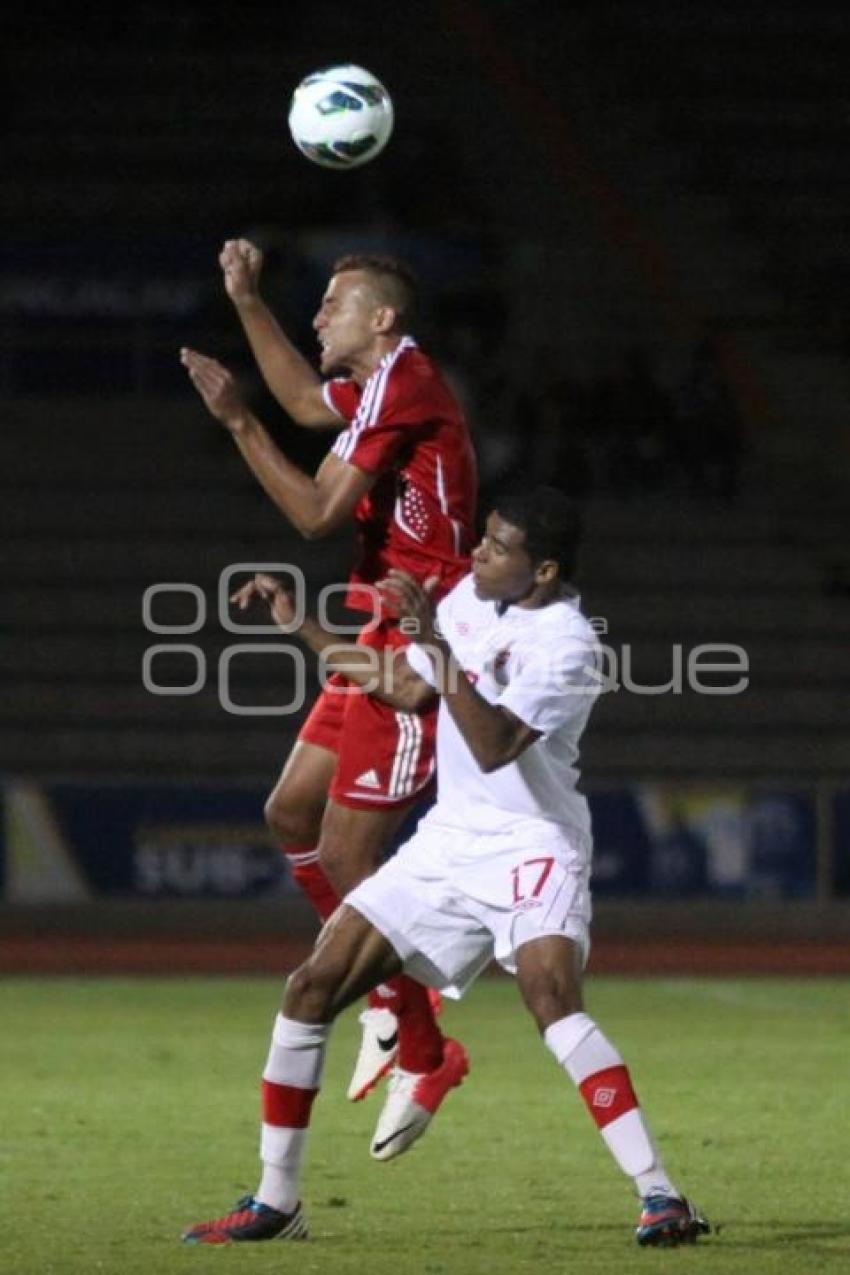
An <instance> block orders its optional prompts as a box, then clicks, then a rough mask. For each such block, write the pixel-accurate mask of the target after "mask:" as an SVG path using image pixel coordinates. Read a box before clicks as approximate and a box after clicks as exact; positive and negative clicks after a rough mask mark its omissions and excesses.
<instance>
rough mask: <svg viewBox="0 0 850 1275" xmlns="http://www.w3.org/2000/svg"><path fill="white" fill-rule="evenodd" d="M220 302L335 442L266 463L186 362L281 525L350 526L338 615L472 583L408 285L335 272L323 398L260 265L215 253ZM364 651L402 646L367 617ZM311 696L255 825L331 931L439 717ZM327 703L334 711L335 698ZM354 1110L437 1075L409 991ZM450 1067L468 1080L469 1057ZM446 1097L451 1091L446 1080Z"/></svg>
mask: <svg viewBox="0 0 850 1275" xmlns="http://www.w3.org/2000/svg"><path fill="white" fill-rule="evenodd" d="M220 263H221V266H222V269H223V272H224V281H225V287H226V290H227V293H228V295H229V297H230V298H231V300H232V302H233V304H234V306H235V308H236V311H237V314H238V315H239V318H240V320H241V322H242V325H243V327H244V330H245V333H246V335H247V337H248V340H249V342H250V344H251V348H252V350H253V352H254V355H255V357H256V359H257V362H258V364H259V366H260V369H261V371H262V373H263V376H264V378H265V380H266V382H267V384H268V386H269V388H270V389H271V391H272V393H273V394H274V395H275V397H276V398H277V400H278V402H279V403H280V404H281V406H282V407H283V408H284V410H285V411H286V412H287V413H288V414H289V415H290V416H291V417H292V419H293V420H294V421H295V422H296V423H297V424H299V425H303V426H305V427H307V428H311V429H333V430H337V431H339V430H341V432H340V433H338V436H337V438H336V440H335V441H334V443H333V445H332V447H331V449H330V451H329V452H328V454H327V456H326V457H325V459H324V460H323V462H322V464H321V465H320V466H319V469H318V471H317V472H316V474H315V476H314V477H312V478H311V477H310V476H309V475H307V474H305V473H304V472H303V471H301V470H300V469H299V468H298V467H297V466H296V465H294V464H293V463H292V462H291V461H289V460H288V459H287V458H286V457H285V456H284V455H283V453H282V452H281V451H280V450H279V448H277V447H276V446H275V444H274V443H273V441H272V439H271V438H270V436H269V434H268V432H267V430H266V429H265V428H264V426H263V425H262V424H261V423H260V421H258V420H257V418H256V417H255V416H254V415H253V414H252V413H251V412H250V411H249V410H248V408H247V407H246V405H245V403H244V400H243V398H242V396H241V394H240V392H239V390H238V388H237V386H236V384H235V381H234V379H233V377H232V376H231V374H230V373H229V372H228V371H227V370H226V369H225V368H223V367H222V366H221V365H220V364H219V363H217V362H216V361H215V360H213V359H209V358H206V357H205V356H203V355H201V354H199V353H197V352H196V351H193V350H183V351H182V355H181V357H182V360H183V363H184V364H185V366H186V368H187V369H188V372H189V375H190V377H191V379H192V382H193V384H194V385H195V388H196V389H197V390H198V392H199V393H200V395H201V397H202V398H203V400H204V402H205V404H206V406H207V407H208V409H209V410H210V412H211V413H212V414H213V416H215V417H216V418H217V419H218V420H220V421H221V422H222V423H223V424H224V425H225V426H226V427H227V429H228V430H229V431H230V433H231V434H232V436H233V438H234V441H235V442H236V445H237V446H238V448H239V450H240V452H241V453H242V456H243V457H244V459H245V460H246V462H247V463H248V465H249V466H250V468H251V469H252V471H253V472H254V474H255V475H256V477H257V478H258V480H259V481H260V483H261V484H262V486H263V487H264V489H265V490H266V492H267V493H268V495H269V496H270V497H271V498H272V500H273V501H274V502H275V504H276V505H277V507H278V508H279V509H280V510H281V512H282V513H283V514H284V515H285V516H286V517H287V518H288V519H289V520H290V521H291V522H292V523H293V525H294V526H295V527H296V528H297V530H298V531H300V532H301V534H302V535H304V536H305V537H306V538H308V539H313V538H317V537H321V536H324V535H327V534H328V533H330V532H332V531H333V530H335V529H336V528H337V527H339V526H340V525H342V524H344V523H346V522H347V521H349V520H350V519H352V518H353V520H354V523H355V527H356V531H357V539H358V549H359V553H358V559H357V562H356V565H355V568H354V570H353V572H352V575H351V579H350V584H349V589H348V594H347V598H346V601H347V604H348V606H349V607H351V608H353V609H355V610H364V611H367V612H369V613H371V614H374V603H373V594H372V592H371V591H370V589H368V588H364V586H372V585H374V584H376V583H377V581H378V580H380V579H382V578H383V577H384V576H385V575H386V573H387V571H388V570H389V569H390V568H393V567H397V568H403V569H404V570H406V571H409V572H410V573H411V574H412V575H413V576H414V577H416V578H417V579H419V580H423V581H424V580H425V579H426V578H429V577H435V576H436V577H437V579H438V580H439V585H438V588H437V598H438V599H439V598H440V597H442V596H444V594H446V593H447V592H448V591H449V590H450V589H451V588H453V586H454V585H455V584H456V583H457V582H458V580H459V579H460V578H461V577H462V576H463V575H464V574H465V573H466V571H467V569H468V556H469V552H470V548H471V545H472V540H473V535H474V509H475V500H476V486H477V483H476V466H475V456H474V452H473V449H472V444H471V441H470V438H469V433H468V431H467V427H466V424H465V422H464V419H463V415H462V412H461V409H460V407H459V406H458V404H457V402H456V400H455V398H454V396H453V395H452V393H451V391H450V390H449V388H448V387H447V385H446V383H445V381H444V380H443V378H442V376H441V374H440V372H439V370H438V368H437V367H436V366H435V364H434V363H433V361H432V360H431V359H430V358H429V357H428V356H427V355H426V354H424V353H423V352H422V351H421V350H420V349H419V348H418V346H417V345H416V342H415V341H414V340H413V338H412V337H411V336H410V335H409V334H408V331H407V325H408V323H409V317H410V312H411V309H412V306H413V303H414V297H415V285H414V282H413V279H412V276H411V275H410V273H409V271H408V270H407V268H406V267H404V266H403V265H401V264H400V263H398V262H396V261H395V260H393V259H390V258H384V257H374V256H350V257H345V258H342V259H341V260H340V261H338V262H337V263H336V264H335V266H334V269H333V274H332V277H331V279H330V282H329V284H328V287H327V289H326V291H325V294H324V297H323V298H322V303H321V306H320V308H319V311H318V313H317V315H316V317H315V319H314V321H313V326H314V328H315V330H316V333H317V335H318V339H319V345H320V348H321V360H320V367H321V372H322V373H323V374H324V375H325V376H329V375H331V374H335V373H340V372H344V373H347V375H343V376H338V377H337V378H336V379H332V380H327V381H325V382H324V383H323V381H322V379H321V377H320V376H319V375H317V373H316V372H315V371H314V369H313V368H312V367H311V366H310V364H309V363H308V362H307V360H306V359H305V358H304V357H303V356H302V355H301V354H300V353H299V351H298V350H297V349H296V348H295V347H294V346H293V345H292V343H291V342H290V341H289V340H288V338H287V337H286V336H285V335H284V333H283V332H282V331H281V329H280V327H279V326H278V324H277V322H276V321H275V319H274V317H273V315H272V314H271V311H270V310H269V309H268V307H267V306H266V305H265V303H264V302H263V300H262V298H261V296H260V293H259V276H260V271H261V268H262V254H261V253H260V251H259V250H258V249H257V248H256V247H255V246H254V245H253V244H251V243H249V242H248V241H246V240H232V241H229V242H228V243H226V244H225V246H224V249H223V251H222V253H221V257H220ZM367 630H368V631H364V633H363V634H362V635H361V639H360V640H361V641H363V642H366V643H368V644H369V645H373V646H379V647H381V646H386V645H388V644H391V645H397V644H404V643H405V641H406V640H405V639H404V637H403V635H402V634H401V633H400V631H399V629H398V627H397V625H396V624H395V623H394V622H393V620H392V619H391V618H388V617H386V616H380V617H379V618H378V621H377V624H376V625H375V624H374V622H373V624H372V625H371V626H367ZM335 680H336V683H337V685H336V687H334V688H331V689H329V690H324V691H323V692H322V694H321V695H320V696H319V698H318V700H317V701H316V704H315V706H314V707H313V710H312V711H311V713H310V715H309V717H308V719H307V721H306V722H305V724H304V726H303V728H302V730H301V733H300V735H299V738H298V741H297V743H296V745H295V747H294V749H293V751H292V752H291V754H290V756H289V758H288V760H287V762H286V764H285V765H284V768H283V771H282V773H281V776H280V779H279V780H278V782H277V784H276V785H275V788H274V789H273V791H272V793H271V795H270V797H269V799H268V802H267V804H266V819H267V822H268V823H269V826H270V827H271V829H272V831H273V832H274V834H275V836H276V837H277V839H278V841H279V842H280V844H281V846H282V848H283V850H284V852H285V853H286V855H287V857H288V859H289V863H290V868H291V870H292V874H293V876H294V878H295V879H296V880H297V881H298V883H299V885H301V887H302V889H303V890H304V891H305V893H306V894H307V895H308V896H309V898H310V899H311V900H312V902H313V904H314V906H315V907H316V909H317V911H318V912H319V915H320V916H321V917H322V919H326V918H327V917H328V916H329V915H330V914H331V912H333V911H334V909H335V907H336V905H337V902H338V900H339V899H340V898H341V897H342V896H343V895H345V894H347V893H348V891H349V890H351V889H352V888H353V887H354V886H355V885H357V884H358V883H359V882H360V881H361V880H362V879H363V878H364V877H365V876H368V875H369V874H370V873H372V872H373V871H374V870H375V869H376V868H377V867H378V865H379V863H380V862H381V860H382V858H383V856H384V855H385V853H386V850H387V848H388V846H389V845H390V843H391V841H392V838H393V835H394V834H395V832H396V831H397V829H398V828H399V826H400V825H401V823H402V822H403V820H404V818H405V816H406V815H407V814H408V813H409V812H410V810H411V807H412V806H413V805H414V804H415V803H417V802H418V801H419V800H421V798H422V796H423V795H424V794H425V793H426V792H427V790H428V788H429V786H430V783H431V779H432V776H433V772H434V758H433V747H434V735H435V730H436V709H435V708H434V707H433V706H429V707H428V708H427V709H425V710H423V711H416V712H409V713H408V712H397V711H394V710H393V709H391V708H389V707H388V706H387V705H386V704H383V703H381V702H380V701H379V700H377V699H373V698H371V697H370V696H367V695H364V694H363V693H362V692H360V691H358V690H356V688H352V689H351V690H350V691H349V693H347V694H340V693H339V690H340V689H341V685H343V684H344V679H340V678H337V679H335ZM334 691H336V693H334ZM369 1004H370V1008H369V1010H367V1011H366V1012H365V1013H364V1014H363V1015H362V1016H361V1021H362V1022H363V1026H364V1033H363V1043H362V1046H361V1051H360V1056H359V1057H358V1060H357V1064H356V1066H355V1070H354V1075H353V1076H352V1080H351V1084H350V1086H349V1091H348V1092H349V1097H350V1098H351V1099H352V1100H355V1101H356V1100H358V1099H360V1098H362V1097H364V1096H365V1095H366V1093H368V1092H369V1090H370V1089H371V1088H373V1087H374V1085H375V1084H376V1083H377V1081H378V1080H379V1079H380V1077H381V1076H382V1075H384V1074H386V1072H388V1071H389V1070H390V1067H391V1066H392V1064H393V1062H394V1061H397V1064H398V1066H399V1068H400V1069H402V1070H403V1071H404V1072H408V1073H416V1074H423V1073H429V1072H434V1071H437V1070H438V1069H440V1070H441V1072H442V1071H443V1070H445V1068H443V1061H444V1048H443V1047H444V1039H443V1037H442V1034H441V1033H440V1031H439V1029H438V1027H437V1025H436V1022H435V1020H434V1015H433V1010H432V1007H431V1005H430V1003H429V1000H428V995H427V992H426V990H425V989H424V988H423V987H421V986H420V985H419V984H418V983H415V982H413V981H412V980H410V979H409V978H407V977H406V976H401V977H400V978H398V979H394V980H392V982H391V983H390V984H386V985H382V986H381V988H379V989H378V990H377V992H375V993H372V994H371V995H370V1002H369ZM452 1056H453V1057H454V1056H458V1057H459V1058H461V1061H462V1063H463V1066H464V1067H465V1066H466V1059H465V1055H463V1054H462V1051H461V1054H460V1055H455V1053H453V1054H452ZM448 1079H449V1080H451V1083H456V1079H455V1078H454V1077H448Z"/></svg>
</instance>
